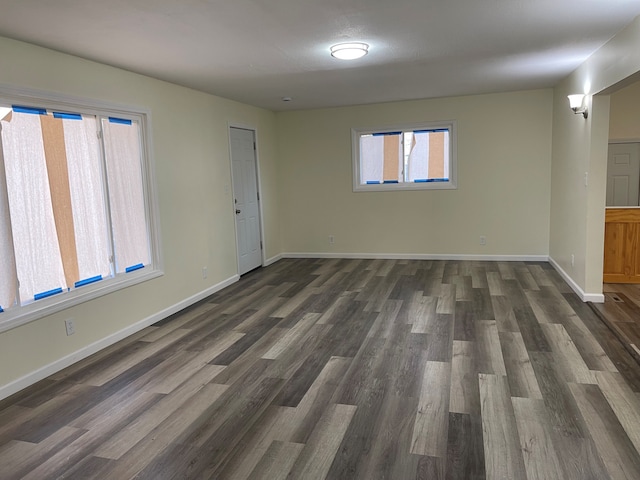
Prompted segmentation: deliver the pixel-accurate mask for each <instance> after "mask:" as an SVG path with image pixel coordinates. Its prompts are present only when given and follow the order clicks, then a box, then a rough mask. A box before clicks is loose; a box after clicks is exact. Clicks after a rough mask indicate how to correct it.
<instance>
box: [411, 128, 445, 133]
mask: <svg viewBox="0 0 640 480" xmlns="http://www.w3.org/2000/svg"><path fill="white" fill-rule="evenodd" d="M448 131H449V129H448V128H435V129H433V130H414V131H413V133H439V132H448Z"/></svg>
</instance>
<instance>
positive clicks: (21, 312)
mask: <svg viewBox="0 0 640 480" xmlns="http://www.w3.org/2000/svg"><path fill="white" fill-rule="evenodd" d="M0 104H7V105H24V106H33V107H40V108H46V109H47V110H56V111H62V112H75V113H83V114H87V115H96V116H97V117H100V116H103V117H104V116H107V117H116V118H122V119H127V120H132V121H136V122H138V124H139V127H140V149H141V154H142V155H141V157H142V158H141V164H142V181H143V193H144V202H145V214H146V215H145V216H146V221H147V232H148V236H149V248H150V259H151V264H150V265H149V266H145V267H144V268H141V269H138V270H134V271H131V272H129V273H126V274H116V275H114V276H112V277H110V278H105V279H103V280H101V281H99V282H95V283H91V284H88V285H84V286H82V287H81V288H74V289H71V290H70V291H67V292H62V293H60V294H58V295H53V296H50V297H47V298H43V299H40V300H37V301H35V302H31V303H28V304H26V305H21V306H18V307H13V308H8V309H6V310H5V311H4V312H2V313H0V333H2V332H5V331H7V330H11V329H13V328H16V327H18V326H20V325H24V324H26V323H29V322H32V321H34V320H37V319H39V318H42V317H45V316H47V315H51V314H53V313H56V312H60V311H62V310H64V309H67V308H69V307H72V306H74V305H78V304H80V303H84V302H87V301H89V300H92V299H95V298H98V297H101V296H103V295H107V294H109V293H112V292H115V291H118V290H121V289H123V288H127V287H130V286H133V285H136V284H139V283H142V282H145V281H148V280H151V279H153V278H157V277H160V276H162V275H164V272H163V261H162V254H161V251H162V249H161V242H160V220H159V219H160V216H159V209H158V196H157V188H156V180H155V178H156V177H155V164H154V160H153V154H152V148H151V145H152V142H151V112H150V110H148V109H146V108H142V107H134V106H128V105H119V104H115V103H109V102H102V101H98V100H92V99H85V98H79V97H72V96H66V95H61V94H54V93H50V92H44V91H39V90H31V89H24V88H16V87H12V86H7V85H0Z"/></svg>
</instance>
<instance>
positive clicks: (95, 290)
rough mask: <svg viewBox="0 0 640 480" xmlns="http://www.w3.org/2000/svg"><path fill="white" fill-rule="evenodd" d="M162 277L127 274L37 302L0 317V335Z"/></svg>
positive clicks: (157, 272) (150, 272)
mask: <svg viewBox="0 0 640 480" xmlns="http://www.w3.org/2000/svg"><path fill="white" fill-rule="evenodd" d="M162 275H164V272H162V271H161V270H147V271H144V269H143V270H138V271H135V272H131V273H129V274H127V276H126V278H122V277H120V278H109V279H105V280H103V281H101V282H99V283H94V284H91V285H86V286H84V287H79V288H77V289H74V290H72V291H69V292H64V293H62V294H59V295H54V296H52V297H48V298H44V299H42V300H37V301H35V302H33V303H31V304H29V305H25V306H22V307H17V308H12V309H7V310H5V311H4V312H2V313H0V333H2V332H6V331H8V330H11V329H13V328H17V327H20V326H22V325H25V324H27V323H30V322H33V321H35V320H39V319H41V318H44V317H46V316H48V315H52V314H54V313H57V312H60V311H62V310H65V309H67V308H70V307H73V306H75V305H79V304H81V303H84V302H88V301H89V300H93V299H95V298H98V297H102V296H104V295H107V294H109V293H113V292H116V291H118V290H122V289H123V288H126V287H130V286H133V285H137V284H139V283H142V282H146V281H148V280H152V279H154V278H158V277H160V276H162Z"/></svg>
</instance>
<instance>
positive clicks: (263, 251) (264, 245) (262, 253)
mask: <svg viewBox="0 0 640 480" xmlns="http://www.w3.org/2000/svg"><path fill="white" fill-rule="evenodd" d="M232 128H241V129H244V130H251V131H253V138H254V140H255V142H256V149H255V159H256V177H257V182H258V195H259V201H258V212H259V215H260V221H259V222H258V223H259V225H260V242H262V249H261V251H260V260H261V262H260V264H261V265H262V266H264V265H265V263H266V256H265V255H266V251H267V243H266V240H265V236H264V212H263V209H262V204H263V201H264V196H263V194H262V175H261V173H260V139H259V133H258V128H257V127H256V126H254V125H250V124H246V123H242V122H227V145H228V149H229V175H230V186H231V193H232V194H231V195H230V198H229V204H230V207H229V212H230V214H231V215H232V217H233V229H234V233H235V247H236V273H238V274H239V273H240V258H239V255H238V226H237V224H236V219H235V213H234V211H235V208H236V206H235V204H234V202H233V199H234V198H235V197H234V192H233V159H232V157H231V129H232Z"/></svg>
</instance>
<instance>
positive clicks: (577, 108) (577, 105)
mask: <svg viewBox="0 0 640 480" xmlns="http://www.w3.org/2000/svg"><path fill="white" fill-rule="evenodd" d="M568 98H569V106H570V107H571V110H573V113H575V114H576V115H577V114H578V113H581V114H582V116H583V117H584V118H587V117H588V116H589V110H588V109H587V106H586V105H585V104H584V98H585V96H584V95H579V94H577V95H569V97H568Z"/></svg>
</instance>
